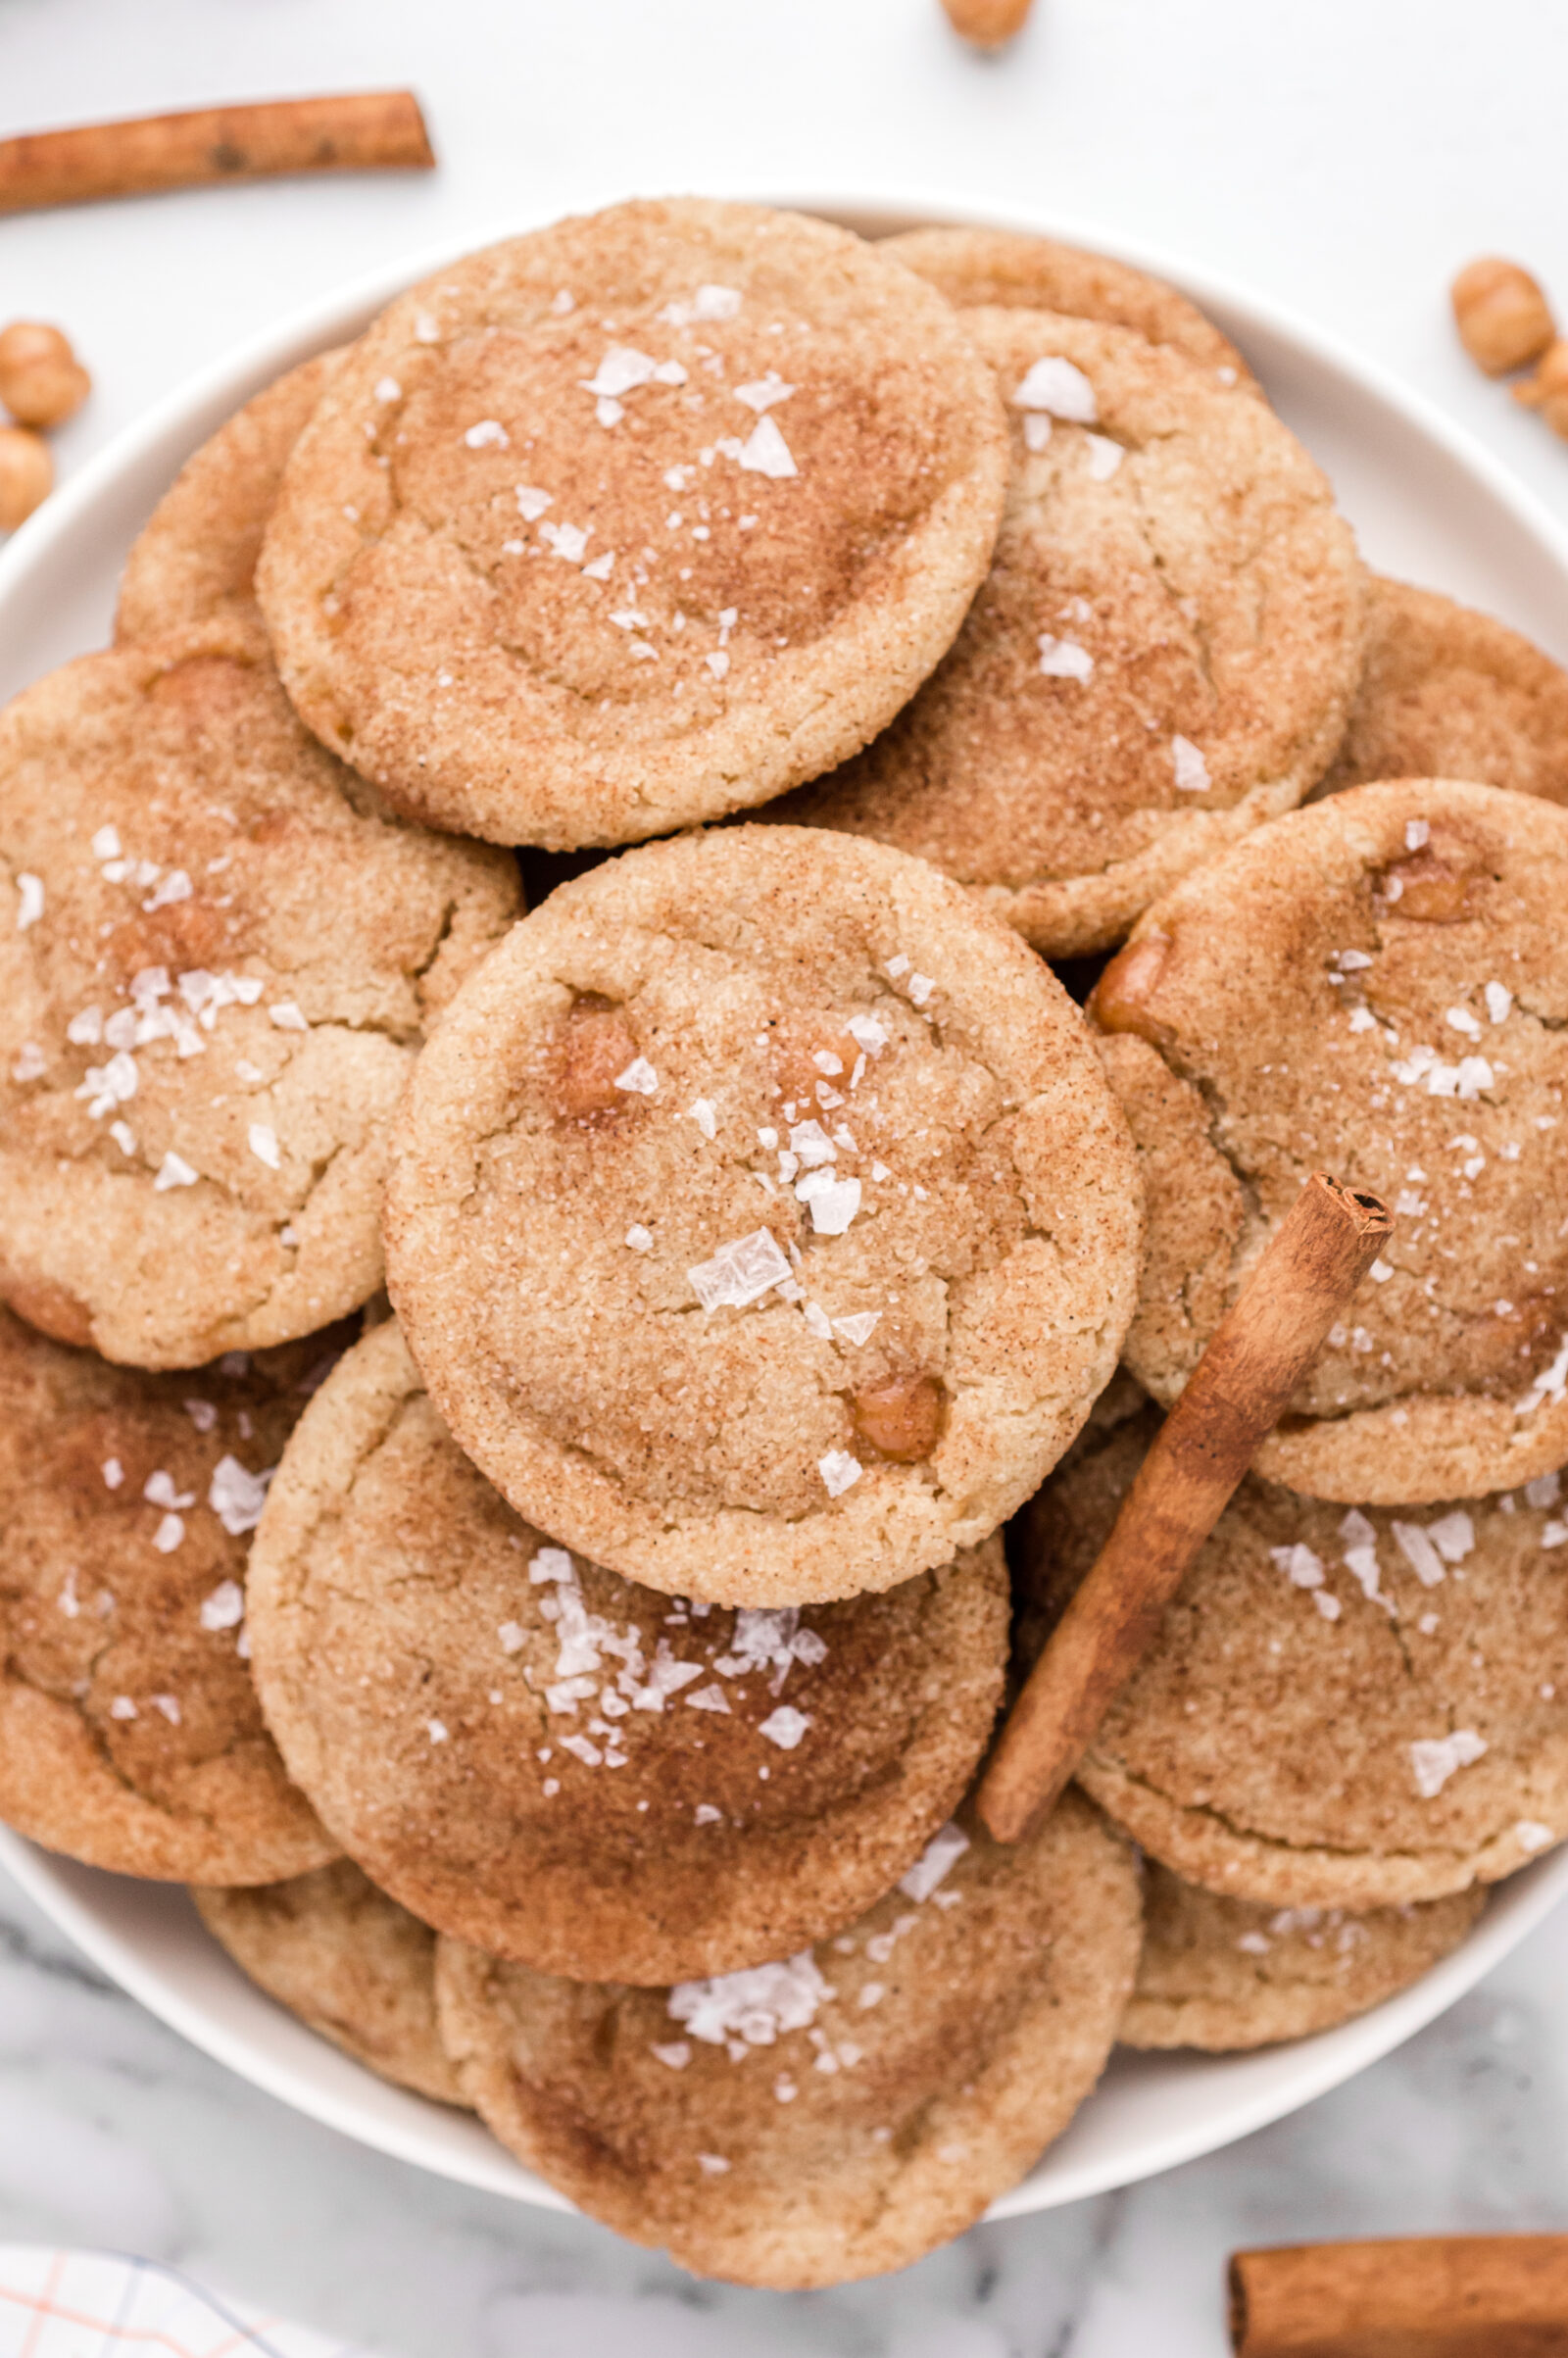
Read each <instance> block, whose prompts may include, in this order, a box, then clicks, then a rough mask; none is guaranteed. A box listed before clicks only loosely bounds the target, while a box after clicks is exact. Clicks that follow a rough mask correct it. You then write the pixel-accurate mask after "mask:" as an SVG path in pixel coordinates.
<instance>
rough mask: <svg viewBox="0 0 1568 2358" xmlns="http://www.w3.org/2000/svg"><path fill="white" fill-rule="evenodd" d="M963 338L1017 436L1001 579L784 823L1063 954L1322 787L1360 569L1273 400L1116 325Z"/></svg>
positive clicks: (1342, 691)
mask: <svg viewBox="0 0 1568 2358" xmlns="http://www.w3.org/2000/svg"><path fill="white" fill-rule="evenodd" d="M963 323H964V326H965V327H966V328H967V329H968V331H969V333H970V334H971V335H972V336H973V337H974V340H975V343H976V346H977V348H978V349H979V351H980V352H981V353H983V354H984V356H985V358H986V360H987V362H988V363H989V364H990V366H991V368H992V369H993V370H994V371H995V374H996V379H997V384H998V389H999V391H1000V392H1001V394H1002V397H1003V400H1004V403H1005V407H1006V410H1007V416H1008V418H1009V420H1010V423H1011V432H1012V473H1011V479H1010V483H1009V487H1008V493H1007V506H1006V510H1005V515H1004V517H1003V524H1002V530H1001V533H1000V535H999V537H998V541H997V549H996V555H995V557H994V559H993V562H992V566H991V570H990V572H989V574H988V575H987V577H986V580H985V582H984V584H983V585H982V587H981V588H980V590H979V592H978V594H977V596H976V598H975V601H974V604H973V605H972V606H971V608H970V610H969V613H968V614H967V616H966V617H965V620H964V624H963V628H962V629H961V631H960V632H959V633H958V636H957V639H956V642H955V643H954V646H953V649H952V651H951V653H949V654H948V655H947V656H946V657H945V658H944V660H943V662H942V663H940V664H939V666H938V667H937V670H936V671H935V672H934V674H933V675H932V677H931V678H930V679H929V680H928V681H927V683H926V685H925V686H924V687H923V688H922V689H921V690H920V692H919V694H918V695H917V696H916V697H915V698H914V699H913V701H912V702H911V703H910V704H909V705H908V706H907V708H906V709H905V710H904V711H903V712H901V713H900V714H899V716H898V718H897V719H896V720H895V721H894V722H893V723H892V725H891V726H890V727H889V728H887V729H886V730H885V731H884V732H883V734H882V735H881V736H880V737H879V738H877V739H876V741H875V742H874V743H873V744H872V745H870V746H868V747H867V748H866V750H865V752H864V753H862V754H860V755H858V757H857V758H856V760H855V761H852V762H850V763H849V764H847V765H846V766H845V767H844V768H843V769H841V770H839V771H837V772H836V773H835V774H834V775H833V776H832V777H830V778H824V779H822V780H820V781H819V782H818V783H817V784H816V785H814V786H812V787H809V788H807V789H804V790H803V791H802V792H800V793H798V794H796V795H794V796H792V797H791V798H790V799H789V801H788V802H787V803H784V804H782V805H780V806H779V807H778V812H777V815H779V816H780V817H784V818H790V819H794V820H797V821H802V822H809V823H810V824H811V825H813V826H823V827H840V828H847V829H849V830H850V831H851V832H853V833H855V834H863V835H874V836H877V837H879V838H880V839H881V840H882V841H884V842H887V843H893V844H897V845H898V846H899V847H900V848H901V849H902V850H904V851H907V852H915V853H918V854H919V855H920V856H921V857H922V858H923V859H926V860H932V861H934V862H935V864H936V865H937V866H938V867H940V868H943V869H945V870H946V871H947V873H948V874H949V875H951V876H955V877H956V878H957V879H958V881H959V882H960V883H962V884H965V885H967V886H968V888H969V889H970V890H971V891H972V892H973V893H974V895H975V896H976V898H977V899H978V900H980V901H981V902H982V903H983V904H984V906H985V907H986V908H988V909H991V910H993V911H994V912H995V913H996V914H997V915H998V916H1001V917H1004V918H1005V920H1006V921H1007V922H1008V923H1009V924H1012V925H1015V926H1016V927H1017V928H1018V930H1019V931H1020V932H1021V933H1023V934H1024V935H1025V936H1026V937H1027V939H1028V940H1030V941H1031V942H1033V943H1034V944H1035V946H1036V948H1037V949H1039V950H1042V951H1044V952H1045V953H1046V954H1047V955H1048V956H1051V957H1068V956H1074V955H1077V954H1079V953H1081V952H1086V951H1092V950H1103V949H1107V948H1109V947H1110V946H1111V945H1112V944H1113V943H1115V942H1118V941H1120V940H1121V939H1122V938H1123V937H1124V936H1125V934H1126V932H1127V930H1128V928H1129V926H1130V925H1131V924H1132V922H1133V920H1134V918H1135V917H1136V916H1137V915H1138V914H1139V912H1140V910H1141V909H1145V908H1146V907H1147V906H1148V904H1149V903H1150V902H1151V901H1152V900H1153V899H1154V898H1155V896H1156V895H1157V894H1159V893H1161V892H1163V891H1165V890H1166V889H1167V888H1168V887H1169V886H1171V885H1172V884H1174V883H1175V882H1176V880H1177V879H1178V878H1179V877H1181V876H1183V875H1185V874H1187V873H1188V871H1189V870H1190V869H1192V868H1194V867H1196V866H1197V865H1199V864H1200V862H1201V861H1202V860H1206V859H1208V858H1210V857H1211V856H1212V855H1213V854H1214V853H1215V852H1217V851H1219V850H1221V849H1223V848H1224V847H1225V846H1226V845H1227V844H1230V843H1233V842H1235V841H1236V840H1237V839H1238V838H1239V837H1241V836H1243V835H1245V834H1246V833H1248V832H1249V831H1250V829H1251V828H1254V827H1256V826H1257V825H1258V824H1259V823H1260V822H1261V821H1262V820H1264V819H1268V818H1272V817H1274V816H1276V815H1277V814H1278V813H1279V812H1280V811H1287V810H1289V809H1291V808H1292V806H1293V805H1295V804H1296V803H1299V801H1300V799H1301V797H1302V796H1303V795H1304V794H1305V793H1306V791H1307V789H1308V788H1309V787H1310V786H1311V785H1312V784H1313V783H1314V781H1315V780H1316V779H1317V778H1318V777H1319V776H1320V775H1321V773H1322V771H1323V769H1324V768H1325V767H1326V765H1327V763H1328V762H1329V761H1330V760H1331V759H1332V757H1333V754H1334V749H1335V747H1336V745H1337V744H1338V743H1339V741H1340V738H1341V735H1342V733H1343V731H1344V727H1345V720H1346V715H1347V712H1348V710H1349V705H1350V699H1351V696H1352V694H1353V692H1354V689H1355V684H1356V680H1357V678H1358V676H1359V672H1360V664H1361V647H1362V633H1363V608H1364V589H1363V577H1362V571H1361V565H1360V561H1359V559H1358V558H1357V556H1356V553H1355V544H1354V540H1353V538H1352V536H1351V533H1350V530H1349V527H1348V524H1347V523H1346V522H1345V521H1344V519H1343V517H1341V516H1340V515H1339V514H1338V513H1337V511H1336V509H1335V507H1334V501H1333V495H1332V493H1331V491H1330V488H1329V485H1328V482H1327V480H1326V479H1325V477H1324V476H1323V475H1322V474H1321V472H1320V471H1319V469H1318V468H1317V467H1315V466H1314V465H1313V463H1312V461H1311V460H1310V459H1309V458H1308V457H1307V454H1306V453H1305V451H1304V450H1303V449H1302V448H1301V446H1300V444H1299V442H1298V441H1297V440H1296V438H1295V436H1294V435H1293V434H1291V433H1290V432H1289V431H1288V430H1287V428H1286V427H1285V426H1283V425H1282V424H1281V423H1280V421H1279V419H1278V418H1275V417H1274V415H1273V413H1272V412H1271V411H1270V410H1268V409H1267V408H1266V407H1265V405H1264V404H1263V403H1262V402H1260V401H1257V400H1254V399H1252V398H1250V396H1249V395H1247V394H1245V393H1242V392H1238V391H1233V390H1228V389H1227V388H1225V387H1224V386H1221V385H1217V384H1216V383H1215V382H1214V381H1213V378H1212V376H1211V375H1207V374H1205V373H1204V372H1203V371H1201V370H1200V369H1198V368H1195V367H1194V366H1193V364H1192V363H1191V362H1189V361H1186V360H1184V359H1183V358H1182V357H1181V356H1180V354H1178V353H1176V352H1173V351H1170V350H1169V349H1166V348H1162V347H1156V346H1154V345H1152V344H1150V343H1149V342H1147V341H1146V339H1145V338H1144V337H1142V336H1140V335H1137V334H1135V333H1134V332H1133V331H1131V330H1130V329H1127V328H1122V327H1115V326H1109V325H1105V324H1103V323H1099V322H1095V321H1088V320H1083V319H1068V318H1064V317H1057V316H1054V315H1052V314H1050V313H1047V312H1028V311H1005V310H999V309H987V308H980V309H977V310H974V311H969V312H965V313H964V315H963Z"/></svg>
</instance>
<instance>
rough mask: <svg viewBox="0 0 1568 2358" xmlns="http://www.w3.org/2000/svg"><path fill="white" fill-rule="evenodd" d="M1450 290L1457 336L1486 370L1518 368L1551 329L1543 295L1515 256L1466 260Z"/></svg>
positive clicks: (1547, 339) (1541, 346)
mask: <svg viewBox="0 0 1568 2358" xmlns="http://www.w3.org/2000/svg"><path fill="white" fill-rule="evenodd" d="M1450 294H1451V299H1452V303H1453V319H1454V325H1455V326H1456V327H1457V328H1458V330H1459V341H1460V343H1461V344H1463V346H1464V348H1465V350H1466V352H1468V353H1469V355H1470V358H1471V359H1472V360H1473V361H1474V362H1475V363H1476V365H1477V367H1478V368H1484V369H1485V370H1486V372H1487V374H1488V375H1489V376H1506V374H1507V373H1508V370H1509V369H1510V368H1524V367H1525V366H1526V364H1527V363H1528V362H1530V361H1533V360H1535V359H1537V358H1538V356H1539V355H1540V354H1541V353H1543V352H1544V351H1545V349H1546V346H1547V345H1548V344H1549V343H1550V342H1551V339H1552V337H1553V335H1554V334H1555V333H1556V329H1555V328H1554V326H1553V324H1552V318H1551V313H1550V311H1549V310H1548V309H1547V307H1546V298H1545V296H1544V294H1543V293H1542V291H1541V289H1540V287H1539V286H1538V285H1537V283H1536V281H1535V279H1534V278H1532V277H1531V275H1530V272H1529V271H1528V270H1521V269H1520V267H1519V265H1518V263H1516V262H1504V261H1502V260H1501V259H1500V257H1498V256H1497V255H1492V254H1489V255H1486V256H1484V257H1483V258H1482V260H1481V261H1479V262H1472V263H1469V264H1467V265H1466V267H1465V269H1464V270H1461V271H1460V272H1459V275H1458V277H1457V278H1456V279H1455V280H1454V282H1453V286H1452V288H1451V290H1450Z"/></svg>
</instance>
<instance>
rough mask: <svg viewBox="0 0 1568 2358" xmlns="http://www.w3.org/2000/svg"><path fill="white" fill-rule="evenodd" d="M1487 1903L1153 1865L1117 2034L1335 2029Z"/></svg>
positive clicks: (1424, 1960) (1222, 2043)
mask: <svg viewBox="0 0 1568 2358" xmlns="http://www.w3.org/2000/svg"><path fill="white" fill-rule="evenodd" d="M328 1872H331V1870H328ZM1485 1905H1486V1893H1485V1891H1481V1890H1479V1889H1476V1890H1472V1891H1455V1892H1453V1893H1452V1894H1451V1895H1450V1896H1449V1897H1448V1898H1446V1899H1428V1900H1423V1901H1419V1902H1417V1903H1415V1904H1414V1905H1411V1906H1406V1907H1390V1908H1371V1909H1369V1910H1368V1911H1367V1912H1366V1913H1365V1914H1364V1915H1351V1914H1350V1913H1349V1912H1348V1910H1346V1909H1345V1908H1271V1907H1261V1906H1259V1905H1258V1904H1257V1903H1256V1901H1254V1900H1248V1899H1221V1898H1220V1897H1219V1896H1218V1894H1217V1893H1216V1892H1213V1891H1200V1889H1199V1888H1198V1886H1197V1885H1196V1884H1190V1883H1183V1882H1182V1881H1181V1878H1180V1877H1179V1876H1176V1875H1172V1874H1171V1872H1170V1870H1169V1869H1168V1868H1166V1867H1159V1866H1154V1867H1152V1868H1151V1869H1150V1871H1149V1877H1148V1881H1147V1883H1146V1884H1145V1887H1144V1948H1143V1954H1142V1956H1141V1957H1140V1958H1139V1960H1138V1984H1137V1987H1136V1989H1135V1990H1134V1991H1133V1994H1132V1999H1131V2002H1130V2003H1129V2005H1128V2008H1127V2011H1126V2013H1125V2014H1124V2015H1123V2016H1122V2019H1121V2028H1120V2030H1119V2031H1118V2032H1117V2034H1116V2037H1117V2039H1118V2041H1119V2043H1120V2044H1121V2045H1122V2046H1125V2047H1206V2048H1208V2049H1209V2051H1210V2052H1212V2053H1220V2054H1224V2053H1228V2052H1233V2051H1234V2050H1236V2049H1237V2048H1241V2047H1261V2046H1269V2045H1271V2044H1273V2043H1274V2042H1275V2041H1276V2040H1278V2039H1302V2038H1305V2037H1307V2036H1308V2035H1309V2034H1310V2033H1312V2032H1314V2031H1327V2030H1330V2029H1332V2027H1333V2026H1334V2024H1335V2023H1341V2022H1348V2021H1350V2020H1351V2018H1352V2017H1353V2016H1354V2015H1357V2014H1364V2013H1365V2012H1366V2011H1367V2009H1368V2007H1370V2006H1378V2005H1381V2004H1382V2002H1383V2000H1384V1999H1385V1998H1386V1997H1393V1995H1394V1994H1395V1992H1396V1990H1407V1989H1408V1988H1409V1986H1410V1984H1411V1983H1412V1982H1416V1981H1419V1980H1420V1978H1421V1976H1422V1975H1423V1974H1424V1973H1426V1972H1428V1971H1430V1969H1431V1967H1432V1966H1434V1965H1436V1964H1437V1963H1438V1961H1439V1959H1440V1958H1442V1957H1446V1956H1447V1954H1448V1953H1449V1951H1450V1950H1451V1949H1454V1948H1457V1947H1458V1945H1459V1943H1460V1941H1461V1940H1463V1939H1464V1938H1465V1935H1466V1934H1467V1933H1469V1932H1470V1931H1471V1930H1472V1929H1473V1928H1474V1926H1475V1923H1476V1921H1477V1919H1478V1918H1479V1916H1480V1914H1481V1911H1482V1909H1483V1908H1484V1907H1485Z"/></svg>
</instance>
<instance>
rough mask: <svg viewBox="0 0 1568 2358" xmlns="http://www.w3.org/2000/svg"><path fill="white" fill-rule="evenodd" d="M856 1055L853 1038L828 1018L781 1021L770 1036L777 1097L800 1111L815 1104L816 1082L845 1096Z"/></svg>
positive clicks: (855, 1043) (857, 1053) (856, 1050)
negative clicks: (788, 1101)
mask: <svg viewBox="0 0 1568 2358" xmlns="http://www.w3.org/2000/svg"><path fill="white" fill-rule="evenodd" d="M859 1054H860V1050H859V1046H858V1042H857V1041H856V1039H855V1037H854V1035H853V1034H852V1033H850V1032H847V1031H844V1030H843V1029H841V1028H840V1026H839V1025H837V1024H836V1023H834V1022H833V1020H832V1019H831V1018H830V1017H827V1016H823V1017H822V1018H821V1019H820V1020H818V1021H816V1022H814V1023H813V1022H811V1021H809V1020H807V1021H792V1020H789V1019H785V1020H784V1021H782V1022H780V1023H779V1024H778V1026H777V1027H776V1028H775V1029H774V1034H773V1045H772V1051H771V1062H772V1069H773V1079H774V1082H775V1084H776V1086H777V1088H778V1090H779V1093H780V1095H781V1096H782V1097H784V1098H785V1099H787V1100H793V1101H794V1103H795V1104H797V1105H800V1106H801V1107H802V1108H803V1109H804V1108H805V1107H807V1106H809V1105H816V1104H817V1102H818V1100H817V1095H816V1091H817V1085H818V1083H819V1082H822V1083H825V1084H826V1086H827V1087H828V1088H829V1089H836V1090H837V1091H838V1093H839V1095H840V1096H841V1097H844V1096H846V1095H847V1093H848V1090H849V1086H850V1075H851V1073H853V1072H854V1070H855V1060H856V1058H857V1057H858V1055H859ZM835 1066H837V1070H835V1069H834V1067H835Z"/></svg>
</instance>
